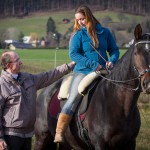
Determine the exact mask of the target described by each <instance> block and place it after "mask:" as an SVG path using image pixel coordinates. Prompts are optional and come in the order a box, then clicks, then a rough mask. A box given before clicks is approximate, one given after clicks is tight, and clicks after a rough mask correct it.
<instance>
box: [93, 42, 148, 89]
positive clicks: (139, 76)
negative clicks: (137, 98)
mask: <svg viewBox="0 0 150 150" xmlns="http://www.w3.org/2000/svg"><path fill="white" fill-rule="evenodd" d="M138 44H150V41H139V42H137V43H135V45H134V47H136V46H137V45H138ZM90 45H91V46H92V48H93V49H94V50H95V51H96V52H97V53H98V55H99V56H100V57H101V58H102V59H103V60H104V61H105V62H107V61H106V60H105V59H104V58H103V57H102V56H101V55H100V53H99V52H98V50H97V49H96V48H95V47H94V46H93V45H92V44H91V43H90ZM105 70H106V72H107V73H108V74H110V73H111V72H110V70H109V69H108V68H107V67H106V68H105ZM134 70H136V71H137V72H138V76H137V77H135V78H132V79H129V80H124V81H118V80H112V79H109V78H107V77H105V76H104V75H102V74H101V73H100V71H99V72H96V73H98V74H99V76H100V77H102V78H103V79H105V80H107V81H109V82H111V83H113V84H115V85H117V86H120V87H122V88H125V89H128V90H130V91H137V90H139V89H140V83H141V78H142V76H143V75H144V74H146V73H150V64H149V68H148V69H145V70H143V71H142V72H139V71H138V69H137V68H136V67H135V65H134ZM134 80H138V81H139V84H138V85H137V87H136V88H128V87H125V86H122V85H120V84H119V83H124V84H125V83H127V82H131V81H134Z"/></svg>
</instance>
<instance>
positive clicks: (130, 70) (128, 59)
mask: <svg viewBox="0 0 150 150" xmlns="http://www.w3.org/2000/svg"><path fill="white" fill-rule="evenodd" d="M137 76H138V73H137V71H136V70H135V69H134V61H133V51H132V49H129V50H128V51H127V52H126V54H125V55H124V56H123V57H122V58H121V59H120V60H119V61H118V62H117V64H116V65H115V66H114V69H113V70H112V74H111V75H109V76H108V78H111V79H112V80H115V81H128V80H131V79H134V78H136V77H137ZM106 82H107V81H106ZM113 83H115V82H113ZM113 83H107V84H109V85H110V86H112V85H113ZM138 84H139V80H138V79H136V80H133V81H130V82H126V83H117V82H116V84H114V85H113V86H114V88H112V89H114V90H115V92H113V94H112V97H117V96H118V95H117V94H116V93H119V94H120V97H118V98H116V100H115V101H114V103H116V104H117V103H118V101H119V103H120V106H121V107H122V109H124V113H125V115H127V114H129V113H130V111H131V109H132V108H133V107H134V106H135V105H136V104H137V100H138V97H139V94H140V91H139V90H138V91H132V90H130V89H134V88H136V87H137V86H138ZM110 86H108V87H110ZM110 101H111V98H110ZM108 103H109V102H108Z"/></svg>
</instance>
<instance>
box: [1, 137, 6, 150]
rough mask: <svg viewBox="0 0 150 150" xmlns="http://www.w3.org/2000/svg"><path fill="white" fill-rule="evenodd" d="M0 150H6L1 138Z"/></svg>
mask: <svg viewBox="0 0 150 150" xmlns="http://www.w3.org/2000/svg"><path fill="white" fill-rule="evenodd" d="M0 150H7V144H6V142H5V140H4V139H3V138H0Z"/></svg>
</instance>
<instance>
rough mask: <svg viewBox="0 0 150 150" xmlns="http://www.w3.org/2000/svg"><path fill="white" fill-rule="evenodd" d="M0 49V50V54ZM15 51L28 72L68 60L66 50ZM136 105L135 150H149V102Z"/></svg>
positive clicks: (50, 67) (34, 71)
mask: <svg viewBox="0 0 150 150" xmlns="http://www.w3.org/2000/svg"><path fill="white" fill-rule="evenodd" d="M2 51H3V50H0V54H1V53H2ZM17 53H18V54H19V56H20V58H21V60H22V62H23V69H22V71H27V72H30V73H39V72H42V71H47V70H49V69H53V68H54V67H55V66H58V65H60V64H63V63H68V62H70V59H69V56H68V50H57V51H56V50H44V49H43V50H17ZM124 53H125V50H121V51H120V54H121V55H120V56H122V55H123V54H124ZM55 58H56V60H57V61H56V63H55ZM0 69H1V68H0ZM141 97H142V98H143V99H144V98H145V96H143V94H141ZM147 98H150V96H147ZM143 101H144V100H143ZM138 106H139V110H140V114H141V129H140V132H139V135H138V138H137V148H136V150H150V142H149V141H150V117H149V116H150V104H149V103H148V102H145V103H138Z"/></svg>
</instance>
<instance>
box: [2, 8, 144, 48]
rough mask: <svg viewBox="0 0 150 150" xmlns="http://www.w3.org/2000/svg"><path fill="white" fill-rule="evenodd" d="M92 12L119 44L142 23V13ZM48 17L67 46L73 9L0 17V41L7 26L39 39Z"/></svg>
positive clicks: (125, 40) (126, 39)
mask: <svg viewBox="0 0 150 150" xmlns="http://www.w3.org/2000/svg"><path fill="white" fill-rule="evenodd" d="M93 13H94V16H95V17H96V18H97V19H98V20H99V21H100V22H101V24H102V25H103V26H105V27H108V28H110V30H111V31H112V32H113V33H114V36H115V37H116V40H117V42H118V44H119V46H122V45H123V44H124V43H128V42H129V41H130V40H131V39H132V38H133V37H132V35H133V28H134V27H135V25H136V24H138V23H140V24H142V23H143V21H144V17H143V15H133V14H129V13H120V12H113V11H107V10H106V11H93ZM49 17H51V18H53V20H54V21H55V24H56V30H57V32H58V33H60V34H61V42H62V43H60V44H61V46H62V47H66V46H68V39H66V37H64V36H66V34H69V30H70V28H71V27H72V26H73V24H74V10H69V11H56V12H44V13H32V14H30V15H28V16H25V17H23V18H18V17H7V18H3V19H0V24H1V26H0V34H1V36H0V41H2V40H3V39H5V38H7V36H6V37H4V36H3V35H2V33H3V31H5V30H7V29H9V28H16V29H17V30H19V31H20V32H22V33H23V34H24V35H26V36H28V35H31V34H33V33H34V34H35V33H36V34H37V35H38V38H39V39H41V38H42V37H45V36H46V24H47V21H48V18H49ZM64 18H65V19H68V20H69V22H64ZM16 40H17V39H16ZM64 44H66V45H64Z"/></svg>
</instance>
